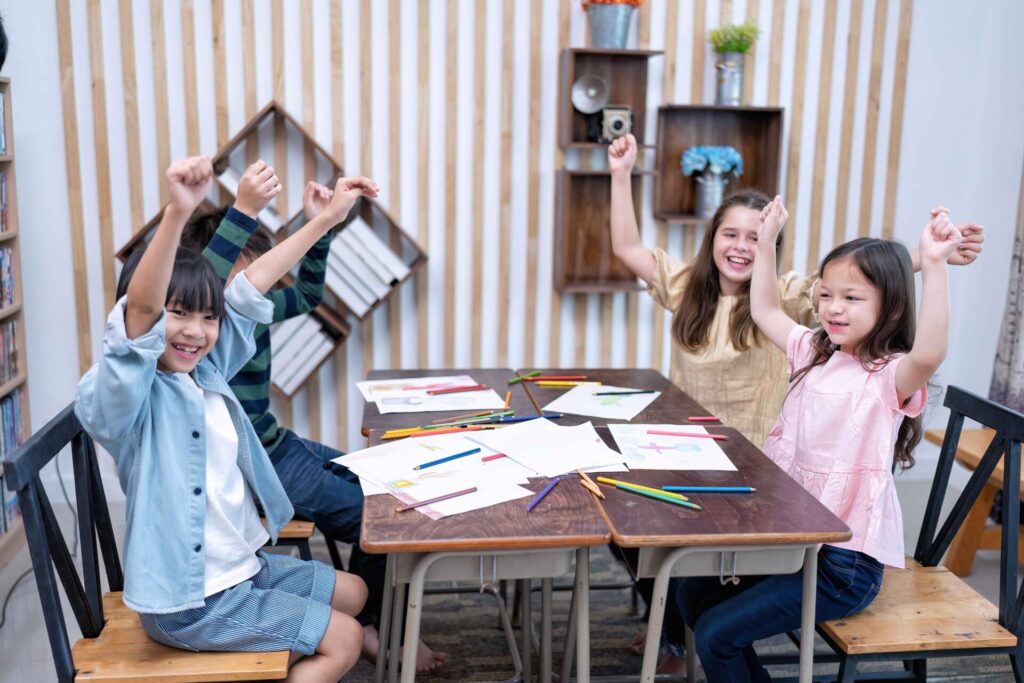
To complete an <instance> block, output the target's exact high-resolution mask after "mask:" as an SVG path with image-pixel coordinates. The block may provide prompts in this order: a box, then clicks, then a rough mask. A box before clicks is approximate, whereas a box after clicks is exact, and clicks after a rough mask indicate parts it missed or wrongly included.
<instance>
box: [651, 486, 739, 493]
mask: <svg viewBox="0 0 1024 683" xmlns="http://www.w3.org/2000/svg"><path fill="white" fill-rule="evenodd" d="M661 488H662V489H664V490H665V491H685V492H687V493H753V492H754V491H756V490H757V489H755V488H754V487H753V486H662V487H661Z"/></svg>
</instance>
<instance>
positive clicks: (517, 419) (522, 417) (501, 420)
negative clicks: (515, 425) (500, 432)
mask: <svg viewBox="0 0 1024 683" xmlns="http://www.w3.org/2000/svg"><path fill="white" fill-rule="evenodd" d="M541 417H546V418H548V419H549V420H557V419H558V418H560V417H562V414H561V413H544V414H543V415H519V416H516V417H512V416H508V417H492V418H490V419H489V420H487V421H486V422H485V423H484V424H502V423H504V424H507V423H509V422H526V421H527V420H536V419H538V418H541Z"/></svg>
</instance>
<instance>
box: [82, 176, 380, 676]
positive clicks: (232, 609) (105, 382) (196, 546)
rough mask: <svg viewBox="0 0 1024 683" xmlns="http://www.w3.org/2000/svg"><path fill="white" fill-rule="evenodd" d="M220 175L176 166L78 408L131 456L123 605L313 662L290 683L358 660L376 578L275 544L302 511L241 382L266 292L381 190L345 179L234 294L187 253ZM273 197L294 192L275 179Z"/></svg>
mask: <svg viewBox="0 0 1024 683" xmlns="http://www.w3.org/2000/svg"><path fill="white" fill-rule="evenodd" d="M212 175H213V168H212V166H211V164H210V161H209V159H207V158H206V157H193V158H190V159H185V160H182V161H178V162H175V163H174V164H172V165H171V166H170V168H168V170H167V174H166V176H167V185H168V190H169V195H170V202H169V204H168V205H167V207H166V209H165V211H164V215H163V218H162V219H161V222H160V225H159V227H158V228H157V231H156V233H155V234H154V236H153V239H152V240H151V241H150V243H149V244H148V245H147V247H146V249H145V251H144V252H142V253H141V256H140V257H135V258H133V259H131V260H130V261H129V263H127V264H126V265H125V268H124V269H123V271H122V273H121V281H120V283H119V290H120V291H121V293H123V296H121V297H120V299H119V300H118V302H117V304H116V305H115V307H114V309H113V311H111V313H110V316H109V318H108V320H107V329H106V334H105V336H104V339H103V353H102V357H101V358H100V360H99V362H98V363H97V364H96V365H95V366H93V367H92V368H91V369H90V370H89V371H88V372H87V373H86V375H85V376H84V377H83V378H82V380H81V382H80V383H79V388H78V396H77V397H76V400H75V414H76V415H77V416H78V418H79V420H80V421H81V423H82V425H83V427H84V428H85V429H86V431H87V432H88V433H89V434H90V436H92V437H93V438H95V439H96V440H97V441H98V442H99V443H100V444H101V445H102V446H103V447H104V448H105V449H106V450H107V451H109V452H110V453H111V455H112V456H113V457H114V459H115V461H116V462H117V468H118V476H119V479H120V482H121V486H122V488H123V489H124V491H125V495H126V498H127V528H126V532H125V544H124V567H125V587H124V601H125V604H126V605H128V606H129V607H130V608H132V609H133V610H135V611H137V612H139V613H140V617H141V620H142V625H143V627H144V628H145V630H146V632H147V633H148V634H149V635H150V637H152V638H153V639H154V640H157V641H158V642H161V643H163V644H165V645H168V646H171V647H178V648H183V649H189V650H218V651H220V650H225V651H259V652H262V651H271V650H291V651H292V652H293V654H294V655H295V657H296V658H299V657H303V658H302V659H301V660H298V661H296V663H295V664H294V665H293V666H292V667H291V669H290V671H289V675H288V679H287V680H289V681H336V680H338V679H339V678H340V677H341V676H342V675H344V674H345V673H346V672H347V671H349V670H350V669H351V668H352V666H353V665H354V664H355V662H356V660H357V659H358V657H359V652H360V649H361V646H362V629H361V627H360V626H359V624H358V622H356V620H355V619H354V615H355V614H357V613H358V612H359V611H360V609H362V607H363V603H364V602H365V600H366V586H365V584H364V583H363V581H362V580H361V579H359V578H358V577H355V576H352V575H350V574H345V573H340V572H335V571H334V570H333V569H332V568H330V567H327V566H326V565H323V564H321V563H318V562H305V561H302V560H298V559H295V558H292V557H288V556H282V555H274V554H268V553H264V552H262V551H260V548H261V547H262V546H263V545H264V544H265V543H266V542H267V540H268V539H271V540H273V539H275V538H276V536H277V533H278V531H279V530H280V529H281V527H282V526H283V525H284V524H285V522H287V521H288V519H289V518H290V517H291V516H292V507H291V504H290V503H289V502H288V497H287V495H286V494H285V492H284V489H283V488H282V486H281V483H280V481H279V480H278V478H277V475H276V474H275V473H274V469H273V466H272V465H271V463H270V460H269V458H268V457H267V454H266V452H265V451H264V450H263V447H262V446H261V445H260V442H259V439H258V438H257V436H256V434H255V432H254V430H253V428H252V425H251V424H250V423H249V420H248V419H246V416H245V412H244V411H243V410H242V408H241V406H240V405H239V403H238V400H237V399H236V398H235V396H234V394H233V393H232V392H231V390H230V388H229V387H228V384H227V380H228V379H230V378H231V377H232V376H233V375H234V374H235V373H236V372H237V371H238V370H239V368H241V367H242V366H243V365H244V364H245V363H246V362H247V361H248V360H249V358H250V357H251V356H252V354H253V351H254V348H255V347H254V343H253V330H254V328H255V326H256V324H257V323H258V322H262V323H267V322H269V320H270V316H271V311H270V309H271V303H270V302H269V301H267V300H266V299H265V298H264V294H265V293H266V292H267V290H268V289H269V288H270V287H271V285H272V284H274V283H275V282H277V280H278V279H279V278H280V277H281V276H282V275H284V274H285V273H286V272H287V271H288V269H289V268H290V267H291V266H293V265H294V264H295V263H297V262H298V261H299V259H300V258H301V257H302V255H303V254H304V253H305V252H306V251H308V250H309V248H310V247H311V246H313V244H314V243H315V242H316V241H317V240H318V239H319V238H320V237H321V236H323V235H324V234H325V233H326V232H327V231H328V230H329V229H330V228H331V227H332V226H334V225H336V224H337V223H338V222H339V221H341V220H342V219H343V218H344V217H345V216H346V215H347V213H348V211H349V210H350V209H351V207H352V205H353V203H354V202H355V201H356V199H357V198H358V197H359V196H360V195H364V194H365V195H369V196H374V195H375V194H376V192H377V187H376V185H375V184H374V183H373V182H372V181H370V180H367V179H365V178H343V179H341V180H339V181H338V183H337V185H336V186H335V189H334V192H333V196H332V197H331V198H330V202H329V204H328V205H327V206H326V208H325V209H324V210H323V212H322V213H321V214H320V215H319V216H317V217H316V218H315V219H313V220H311V221H310V222H309V223H307V224H306V225H305V226H304V227H303V228H301V229H300V230H299V231H298V232H296V233H295V234H294V235H293V236H291V237H290V238H288V239H287V240H285V241H284V242H282V243H281V244H280V245H278V246H277V247H275V248H274V249H272V250H271V251H269V252H268V253H267V254H265V255H264V256H262V257H261V258H259V259H257V260H256V261H254V262H253V263H252V264H250V265H249V267H248V268H246V269H245V271H244V272H243V273H240V274H239V275H238V277H236V278H235V279H234V281H233V282H232V284H231V286H230V287H228V288H227V290H226V291H225V290H224V289H223V287H222V285H221V281H220V279H219V278H218V277H217V274H216V273H215V272H214V270H213V268H212V267H211V266H210V264H209V263H208V262H207V261H206V260H205V259H203V258H202V257H201V256H199V255H197V254H193V253H191V252H188V251H186V250H184V249H179V248H178V242H179V238H180V236H181V231H182V229H183V227H184V225H185V222H186V220H187V219H188V217H189V216H190V215H191V214H192V212H193V211H194V210H195V208H196V207H197V206H198V205H199V203H200V202H201V201H202V199H203V197H204V196H205V195H206V193H207V191H208V190H209V187H210V180H211V178H212ZM262 191H263V192H264V194H266V195H267V196H268V197H272V196H273V195H276V194H277V193H278V192H279V191H280V183H278V182H277V178H276V176H275V175H274V174H273V173H270V174H269V175H268V177H267V178H265V179H264V182H263V183H262ZM257 501H258V502H259V504H260V506H261V507H262V509H263V512H264V515H265V516H266V519H267V527H268V528H267V529H264V527H263V525H262V524H261V523H260V519H259V515H258V514H257V511H256V502H257Z"/></svg>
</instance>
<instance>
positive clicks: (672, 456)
mask: <svg viewBox="0 0 1024 683" xmlns="http://www.w3.org/2000/svg"><path fill="white" fill-rule="evenodd" d="M608 429H609V430H610V431H611V433H612V436H613V437H615V443H616V444H617V445H618V447H619V450H620V451H622V455H623V456H624V457H625V459H626V465H627V466H628V467H629V469H631V470H725V471H730V472H735V471H736V466H735V465H733V464H732V461H731V460H729V456H727V455H726V454H725V451H723V450H722V449H721V448H720V447H719V446H718V443H717V442H715V441H713V440H712V439H700V438H688V437H685V436H662V435H660V434H658V435H655V434H648V433H647V432H648V430H654V431H668V432H683V433H689V434H707V433H708V431H707V430H706V429H704V428H703V427H698V426H694V425H664V424H663V425H626V424H612V425H608Z"/></svg>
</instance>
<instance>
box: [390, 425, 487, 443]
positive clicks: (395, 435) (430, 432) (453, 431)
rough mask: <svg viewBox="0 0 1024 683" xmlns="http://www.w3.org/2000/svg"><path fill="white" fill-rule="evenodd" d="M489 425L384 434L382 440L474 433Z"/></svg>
mask: <svg viewBox="0 0 1024 683" xmlns="http://www.w3.org/2000/svg"><path fill="white" fill-rule="evenodd" d="M490 428H491V427H490V426H489V425H465V426H464V427H446V428H444V429H419V430H414V431H408V430H400V431H397V432H384V436H383V437H382V438H384V439H386V440H389V439H404V438H406V437H407V436H439V435H441V434H456V433H459V432H475V431H478V430H480V429H490Z"/></svg>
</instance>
